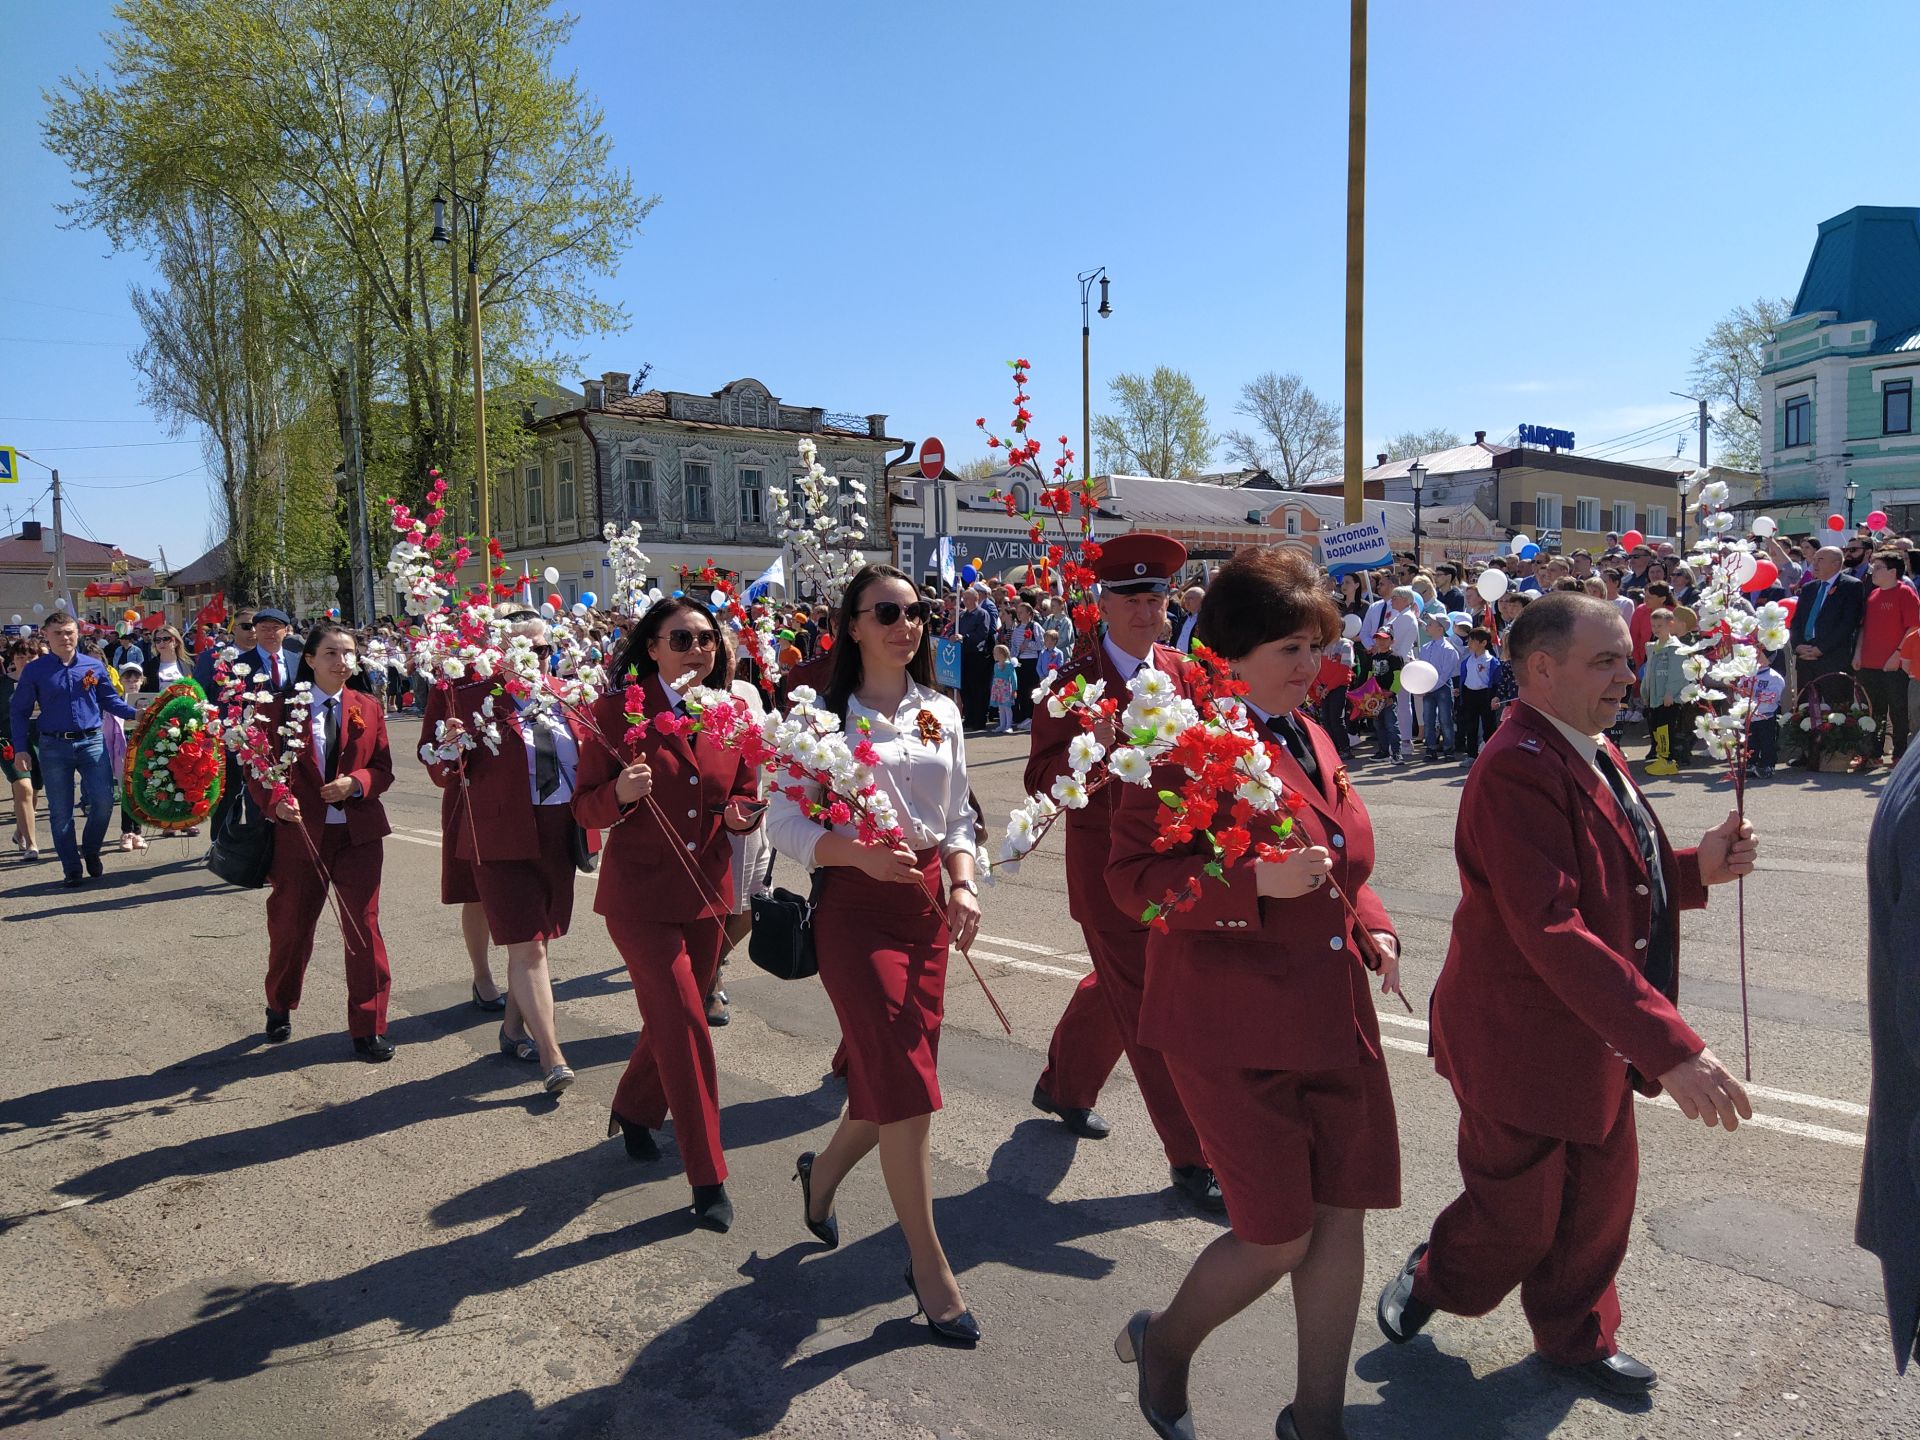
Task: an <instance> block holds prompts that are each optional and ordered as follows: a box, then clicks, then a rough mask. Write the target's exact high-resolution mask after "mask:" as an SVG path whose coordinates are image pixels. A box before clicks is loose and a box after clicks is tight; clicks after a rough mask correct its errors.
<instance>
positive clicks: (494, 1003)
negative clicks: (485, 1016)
mask: <svg viewBox="0 0 1920 1440" xmlns="http://www.w3.org/2000/svg"><path fill="white" fill-rule="evenodd" d="M473 1008H474V1009H476V1010H488V1011H494V1012H498V1011H501V1010H504V1009H506V1008H507V997H506V996H504V995H495V996H494V997H493V999H491V1000H482V999H481V998H480V987H479V986H478V985H475V986H474V987H473Z"/></svg>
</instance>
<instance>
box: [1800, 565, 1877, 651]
mask: <svg viewBox="0 0 1920 1440" xmlns="http://www.w3.org/2000/svg"><path fill="white" fill-rule="evenodd" d="M1832 584H1833V589H1832V590H1831V591H1830V592H1829V593H1828V595H1827V598H1826V600H1825V602H1824V603H1822V605H1821V606H1820V616H1819V620H1818V621H1817V623H1815V624H1814V626H1813V628H1812V631H1811V633H1809V631H1808V628H1807V627H1808V617H1809V616H1811V615H1812V614H1813V598H1814V596H1815V595H1816V594H1818V593H1819V586H1820V582H1819V581H1818V580H1809V581H1808V582H1807V583H1806V584H1805V585H1803V586H1801V587H1800V603H1799V604H1798V605H1796V606H1795V607H1794V610H1793V624H1792V625H1791V626H1789V627H1788V630H1787V638H1788V642H1789V643H1790V644H1791V645H1817V646H1819V648H1820V659H1821V661H1822V662H1823V663H1827V664H1837V665H1838V666H1839V667H1840V668H1842V669H1845V668H1847V667H1848V666H1850V665H1851V664H1852V663H1853V642H1854V641H1855V640H1858V639H1859V638H1860V624H1861V621H1862V620H1864V619H1865V617H1866V613H1867V587H1866V586H1864V585H1862V584H1861V583H1860V582H1859V581H1858V580H1856V579H1854V577H1853V576H1851V575H1848V574H1846V573H1845V572H1844V571H1843V572H1841V573H1840V574H1839V575H1836V576H1835V577H1834V578H1833V582H1832Z"/></svg>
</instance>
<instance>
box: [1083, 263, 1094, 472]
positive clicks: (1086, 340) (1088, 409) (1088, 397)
mask: <svg viewBox="0 0 1920 1440" xmlns="http://www.w3.org/2000/svg"><path fill="white" fill-rule="evenodd" d="M1092 337H1093V332H1092V327H1091V326H1089V325H1088V324H1087V292H1086V290H1085V288H1084V287H1083V288H1082V289H1081V291H1080V473H1081V474H1082V475H1089V476H1090V475H1092V474H1093V360H1092V346H1093V338H1092Z"/></svg>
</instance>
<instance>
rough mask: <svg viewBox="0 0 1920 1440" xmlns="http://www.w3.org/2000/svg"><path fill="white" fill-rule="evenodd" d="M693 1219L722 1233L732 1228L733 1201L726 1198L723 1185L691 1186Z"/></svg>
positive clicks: (725, 1190) (725, 1189)
mask: <svg viewBox="0 0 1920 1440" xmlns="http://www.w3.org/2000/svg"><path fill="white" fill-rule="evenodd" d="M693 1221H694V1224H696V1225H704V1226H706V1227H707V1229H709V1230H718V1231H719V1232H720V1233H721V1234H722V1235H724V1234H726V1233H727V1231H729V1230H731V1229H732V1228H733V1201H732V1200H730V1199H728V1198H727V1187H726V1186H725V1185H696V1186H694V1187H693Z"/></svg>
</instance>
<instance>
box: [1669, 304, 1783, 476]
mask: <svg viewBox="0 0 1920 1440" xmlns="http://www.w3.org/2000/svg"><path fill="white" fill-rule="evenodd" d="M1792 309H1793V306H1792V303H1791V302H1790V301H1786V300H1769V299H1767V298H1766V297H1765V296H1764V295H1763V296H1761V297H1760V298H1759V299H1758V300H1755V301H1754V302H1753V303H1752V304H1751V305H1736V306H1735V307H1734V308H1733V309H1732V310H1731V311H1729V312H1728V313H1727V315H1726V316H1725V317H1724V318H1722V319H1720V320H1717V321H1715V322H1714V326H1713V328H1712V329H1711V330H1709V331H1708V332H1707V338H1706V339H1704V340H1702V341H1701V342H1700V345H1699V348H1698V349H1696V350H1695V351H1694V352H1693V371H1692V373H1691V375H1690V376H1689V379H1690V380H1691V381H1692V389H1693V393H1694V394H1696V395H1698V396H1700V397H1701V398H1702V399H1704V400H1705V401H1706V402H1707V404H1708V406H1709V409H1710V413H1711V415H1712V417H1713V425H1712V430H1713V434H1714V435H1715V436H1716V437H1717V440H1716V444H1715V449H1716V450H1717V451H1718V454H1717V456H1716V457H1715V458H1716V459H1717V461H1718V463H1719V464H1721V465H1725V466H1729V467H1731V468H1733V469H1736V470H1758V469H1759V468H1760V456H1761V445H1760V437H1761V430H1760V364H1761V359H1762V356H1763V354H1764V348H1765V346H1766V343H1767V337H1768V336H1770V335H1771V334H1772V333H1773V332H1774V331H1775V330H1777V329H1779V328H1780V326H1781V325H1783V324H1785V323H1786V320H1787V317H1788V315H1789V314H1790V313H1791V312H1792Z"/></svg>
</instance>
